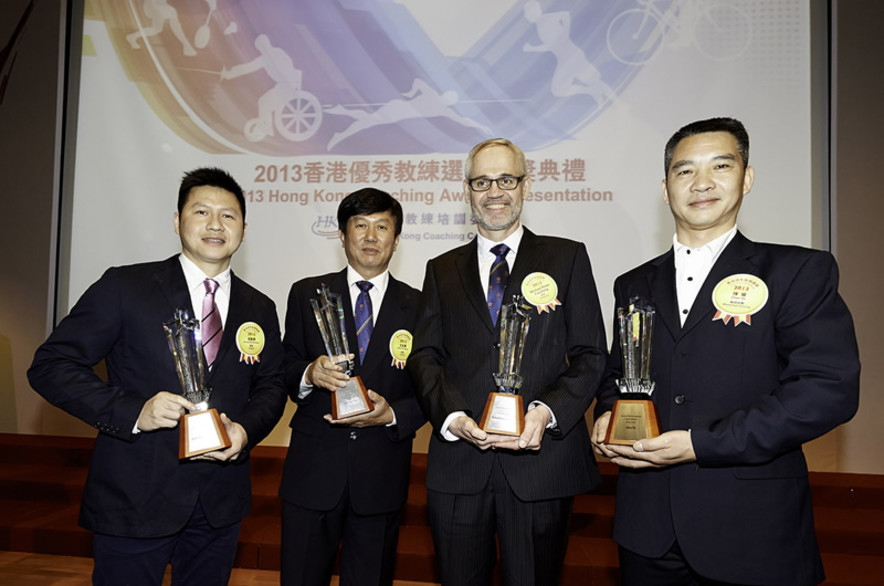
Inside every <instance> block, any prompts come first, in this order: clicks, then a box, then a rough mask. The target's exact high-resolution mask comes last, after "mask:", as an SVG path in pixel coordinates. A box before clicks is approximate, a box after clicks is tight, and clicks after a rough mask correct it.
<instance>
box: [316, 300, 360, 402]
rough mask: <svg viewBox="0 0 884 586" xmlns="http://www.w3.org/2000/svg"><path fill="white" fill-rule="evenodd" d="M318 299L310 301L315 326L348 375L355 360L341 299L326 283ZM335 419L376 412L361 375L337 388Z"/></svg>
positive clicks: (331, 357) (333, 394) (335, 392)
mask: <svg viewBox="0 0 884 586" xmlns="http://www.w3.org/2000/svg"><path fill="white" fill-rule="evenodd" d="M316 292H317V293H319V297H318V298H317V299H311V300H310V305H311V306H313V315H314V316H316V324H317V325H318V326H319V333H320V334H321V335H322V341H323V343H324V344H325V351H326V352H327V353H328V357H329V358H330V359H331V361H332V362H334V363H335V364H336V365H338V366H340V367H341V368H342V369H343V370H344V372H345V373H346V374H347V375H348V376H349V375H351V374H352V373H353V370H354V368H355V361H354V360H353V359H351V358H349V356H350V346H349V344H348V343H347V328H346V327H345V325H344V308H343V304H342V302H341V296H340V295H339V294H337V293H332V292H330V291H329V290H328V287H327V286H326V285H325V283H323V284H322V287H321V288H320V289H317V290H316ZM331 403H332V418H333V419H346V418H347V417H353V416H354V415H359V414H360V413H366V412H368V411H374V403H372V402H371V399H369V397H368V391H366V390H365V384H364V383H363V382H362V379H361V378H360V377H358V376H351V377H350V380H349V381H347V386H345V387H343V388H339V389H335V390H334V391H333V392H332V402H331Z"/></svg>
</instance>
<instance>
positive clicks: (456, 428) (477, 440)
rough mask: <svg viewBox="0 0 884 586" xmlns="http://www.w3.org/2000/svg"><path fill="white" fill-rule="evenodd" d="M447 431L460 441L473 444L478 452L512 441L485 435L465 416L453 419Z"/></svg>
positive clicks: (489, 434) (504, 437) (508, 438)
mask: <svg viewBox="0 0 884 586" xmlns="http://www.w3.org/2000/svg"><path fill="white" fill-rule="evenodd" d="M448 431H450V432H451V433H452V434H454V435H455V436H457V437H459V438H460V439H462V440H464V441H466V442H469V443H471V444H473V445H474V446H476V447H477V448H479V449H480V450H487V449H488V448H490V447H492V446H494V445H495V444H496V443H499V442H505V441H509V440H512V438H511V437H507V436H505V435H497V434H491V433H486V432H485V431H484V430H483V429H482V428H481V427H479V426H478V425H476V422H475V421H473V420H472V418H470V417H467V416H466V415H461V416H460V417H458V418H456V419H454V420H453V421H452V422H451V424H450V425H449V426H448Z"/></svg>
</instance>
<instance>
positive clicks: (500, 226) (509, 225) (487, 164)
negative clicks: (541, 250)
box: [463, 145, 531, 242]
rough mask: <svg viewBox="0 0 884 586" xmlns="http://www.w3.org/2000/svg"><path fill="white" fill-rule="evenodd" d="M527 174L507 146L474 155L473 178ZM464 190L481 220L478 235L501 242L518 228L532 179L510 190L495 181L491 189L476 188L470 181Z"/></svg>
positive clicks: (465, 184)
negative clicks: (523, 202) (474, 188)
mask: <svg viewBox="0 0 884 586" xmlns="http://www.w3.org/2000/svg"><path fill="white" fill-rule="evenodd" d="M524 174H525V171H524V170H523V169H522V168H521V166H520V165H519V161H518V159H517V158H516V155H515V154H514V153H513V152H512V151H511V150H510V149H508V148H507V147H505V146H501V145H495V146H490V147H488V148H486V149H483V150H481V151H479V152H478V153H477V154H476V156H475V157H473V166H472V169H471V170H470V179H476V178H478V177H485V178H488V179H497V178H499V177H503V176H504V175H509V176H512V177H521V176H522V175H524ZM463 189H464V195H465V197H466V198H467V201H469V202H470V208H471V209H472V211H473V216H474V217H475V218H476V222H478V226H479V234H481V235H482V236H484V237H485V238H488V239H489V240H493V241H495V242H500V241H502V240H503V239H505V238H506V237H507V236H509V235H510V234H512V233H513V232H515V231H516V230H517V229H518V227H519V216H520V215H521V214H522V196H523V194H524V193H528V192H530V190H531V178H530V177H526V178H525V179H524V180H523V181H522V182H521V183H519V185H518V186H516V188H515V189H512V190H510V191H505V190H503V189H501V188H500V187H499V186H498V185H497V183H496V182H494V183H492V184H491V189H489V190H488V191H473V190H472V189H471V188H470V184H469V181H467V180H465V181H464V184H463Z"/></svg>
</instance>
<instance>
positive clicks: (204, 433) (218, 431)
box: [178, 409, 231, 460]
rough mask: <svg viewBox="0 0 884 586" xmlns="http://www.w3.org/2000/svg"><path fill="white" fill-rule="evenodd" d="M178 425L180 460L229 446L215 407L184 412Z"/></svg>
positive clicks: (227, 437) (228, 440)
mask: <svg viewBox="0 0 884 586" xmlns="http://www.w3.org/2000/svg"><path fill="white" fill-rule="evenodd" d="M178 426H179V427H180V428H181V434H180V439H179V442H178V458H180V459H182V460H183V459H185V458H190V457H193V456H199V455H200V454H205V453H206V452H214V451H215V450H220V449H224V448H229V447H230V446H231V442H230V437H229V436H228V435H227V430H226V429H224V424H223V423H221V416H220V415H218V410H217V409H207V410H205V411H195V412H194V413H185V414H184V415H182V416H181V419H180V421H179V422H178Z"/></svg>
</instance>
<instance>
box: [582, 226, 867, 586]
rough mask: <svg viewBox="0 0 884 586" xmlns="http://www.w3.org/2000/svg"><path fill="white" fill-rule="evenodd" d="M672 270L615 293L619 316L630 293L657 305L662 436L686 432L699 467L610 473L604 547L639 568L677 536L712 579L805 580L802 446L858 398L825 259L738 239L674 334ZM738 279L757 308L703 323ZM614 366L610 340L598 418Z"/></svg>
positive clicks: (809, 553) (649, 269)
mask: <svg viewBox="0 0 884 586" xmlns="http://www.w3.org/2000/svg"><path fill="white" fill-rule="evenodd" d="M673 259H674V253H673V251H672V250H671V249H670V250H669V251H668V252H667V253H665V254H663V255H662V256H660V257H658V258H655V259H654V260H652V261H650V262H647V263H645V264H644V265H642V266H640V267H638V268H636V269H634V270H632V271H630V272H628V273H626V274H625V275H623V276H621V277H620V278H618V279H617V281H616V282H615V285H614V295H615V298H616V306H617V307H624V306H626V305H628V303H629V300H630V298H631V297H633V296H642V297H644V298H645V299H647V300H648V301H650V302H651V303H652V304H653V305H654V306H655V307H656V309H657V316H658V317H657V323H658V325H657V326H656V327H655V334H654V341H653V352H652V355H651V376H652V378H653V380H654V381H655V382H656V389H655V391H654V393H653V400H654V403H656V405H657V408H658V409H659V413H660V418H661V423H662V427H663V430H664V431H667V430H674V429H689V430H690V431H691V439H692V441H693V445H694V451H695V452H696V456H697V461H696V462H695V463H687V464H681V465H676V466H672V467H669V468H665V469H661V470H648V471H630V470H627V469H621V470H620V475H619V479H618V486H617V507H616V514H615V524H614V538H615V539H616V540H617V542H618V543H620V545H622V546H624V547H626V548H628V549H630V550H633V551H635V552H638V553H639V554H642V555H645V556H650V557H656V556H660V555H663V554H664V553H665V552H666V551H667V550H668V549H669V548H670V546H671V545H672V543H673V541H674V540H675V539H677V540H678V543H679V545H680V547H681V549H682V551H683V552H684V555H685V557H686V559H687V561H688V563H690V564H691V566H692V567H694V568H695V569H696V570H697V571H698V572H700V574H702V575H703V576H706V577H708V578H712V579H716V580H725V581H727V582H738V583H740V584H810V583H816V582H818V581H820V580H822V579H823V572H822V565H821V562H820V556H819V551H818V549H817V543H816V538H815V535H814V527H813V511H812V508H811V501H810V491H809V487H808V478H807V464H806V462H805V459H804V454H803V453H802V451H801V444H803V443H804V442H807V441H810V440H812V439H814V438H816V437H818V436H820V435H822V434H824V433H826V432H827V431H829V430H830V429H832V428H833V427H835V426H837V425H839V424H840V423H843V422H845V421H847V420H848V419H850V418H851V417H852V416H853V414H854V413H855V412H856V409H857V404H858V396H859V359H858V353H857V345H856V337H855V335H854V330H853V322H852V319H851V317H850V313H849V312H848V310H847V307H846V306H845V304H844V302H843V301H842V299H841V297H840V296H839V295H838V269H837V266H836V264H835V261H834V259H833V258H832V256H831V255H830V254H828V253H825V252H820V251H814V250H808V249H805V248H799V247H795V246H779V245H773V244H759V243H755V242H751V241H749V240H748V239H746V238H745V237H744V236H743V235H742V234H740V233H737V235H736V236H735V237H734V239H733V240H732V241H731V243H730V244H729V245H728V246H727V247H726V248H725V250H724V251H722V254H721V256H720V257H719V259H718V261H717V262H716V263H715V265H714V266H713V267H712V270H711V271H710V273H709V276H708V277H707V278H706V281H705V283H704V284H703V287H702V288H701V289H700V292H699V294H698V295H697V299H696V301H695V302H694V306H693V307H692V308H691V311H690V314H689V315H688V319H687V320H686V322H685V325H684V327H682V326H681V324H680V321H679V316H678V308H677V299H676V289H675V264H674V260H673ZM743 273H748V274H751V275H755V276H757V277H759V278H760V279H761V280H763V281H764V282H765V283H766V284H767V287H768V290H769V298H768V300H767V303H766V304H765V305H764V306H763V307H762V309H761V310H760V311H758V312H757V313H756V314H754V315H752V316H751V325H749V324H745V323H744V324H739V325H736V326H735V325H734V323H733V322H730V323H727V324H725V323H724V322H723V321H722V320H713V317H714V315H715V307H714V306H713V303H712V292H713V290H714V288H715V286H716V285H717V284H718V283H719V282H720V281H721V280H722V279H724V278H725V277H728V276H730V275H734V274H743ZM615 330H616V328H615ZM620 361H621V352H620V346H619V339H618V336H617V335H616V332H615V339H614V342H613V345H612V349H611V356H610V359H609V363H608V373H609V374H608V376H607V377H606V382H605V384H604V385H603V387H602V392H601V394H600V398H599V404H598V406H597V407H596V413H597V414H601V413H603V412H604V411H606V410H609V409H610V408H611V406H612V404H613V402H614V400H615V399H616V398H617V390H616V386H615V384H614V379H616V378H617V377H618V376H619V375H620V372H621V363H620Z"/></svg>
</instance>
